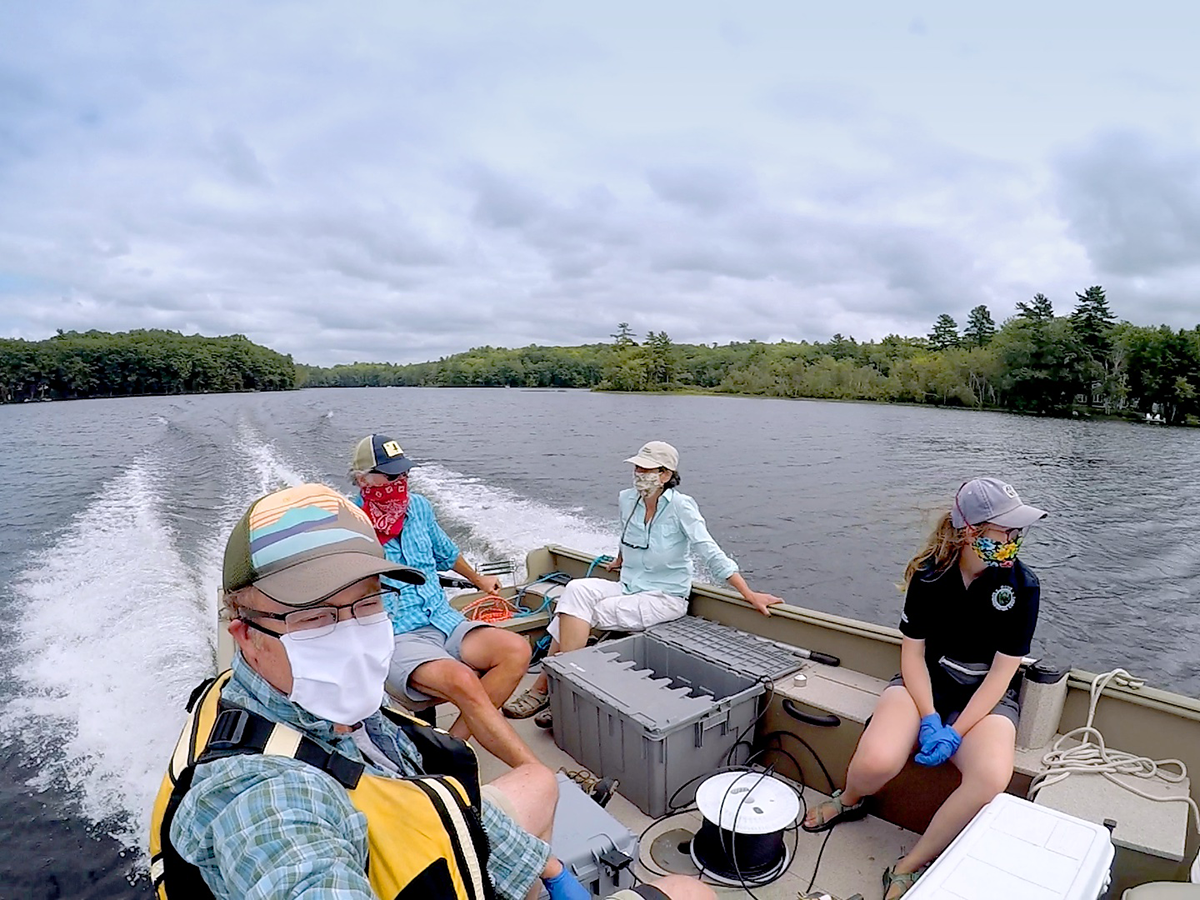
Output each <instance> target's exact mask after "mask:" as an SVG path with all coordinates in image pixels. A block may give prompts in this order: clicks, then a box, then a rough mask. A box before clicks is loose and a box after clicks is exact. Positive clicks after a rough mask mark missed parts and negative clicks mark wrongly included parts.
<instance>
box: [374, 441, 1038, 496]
mask: <svg viewBox="0 0 1200 900" xmlns="http://www.w3.org/2000/svg"><path fill="white" fill-rule="evenodd" d="M382 449H383V452H384V453H386V454H387V455H388V456H389V457H391V456H403V455H404V451H403V450H401V449H400V445H399V444H397V443H396V442H395V441H387V442H386V443H384V445H383V448H382ZM1013 496H1014V497H1015V496H1016V492H1015V491H1014V492H1013Z"/></svg>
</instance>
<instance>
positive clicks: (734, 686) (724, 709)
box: [543, 620, 801, 817]
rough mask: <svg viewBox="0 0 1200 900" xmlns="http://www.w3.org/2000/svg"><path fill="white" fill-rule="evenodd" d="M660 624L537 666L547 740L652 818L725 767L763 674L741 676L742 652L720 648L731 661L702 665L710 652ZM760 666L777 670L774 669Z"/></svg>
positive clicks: (747, 722) (753, 709)
mask: <svg viewBox="0 0 1200 900" xmlns="http://www.w3.org/2000/svg"><path fill="white" fill-rule="evenodd" d="M695 621H696V622H704V620H695ZM671 624H674V623H671ZM713 624H714V623H707V625H713ZM660 627H661V626H659V627H656V628H654V629H651V630H650V631H648V632H645V633H642V634H635V635H632V636H631V637H626V638H621V639H620V640H616V641H610V642H606V643H603V644H599V645H597V646H595V647H586V648H584V649H582V650H575V651H572V652H571V653H564V654H560V655H558V656H551V657H548V658H547V659H546V660H545V662H544V663H543V667H544V669H545V672H546V674H547V676H548V677H549V680H550V709H551V712H552V713H553V715H554V740H555V742H556V743H557V744H558V745H559V746H560V747H561V748H562V749H563V750H565V751H566V752H567V753H569V754H570V755H571V756H573V757H574V758H575V759H577V760H578V761H579V762H580V763H582V764H583V765H585V766H587V767H588V768H589V769H591V770H592V771H593V772H595V773H596V774H597V775H601V776H604V777H607V778H616V779H619V780H620V782H621V784H620V786H619V787H618V789H617V790H618V791H619V792H620V793H621V794H622V796H624V797H626V798H627V799H629V800H630V802H632V803H633V804H635V805H636V806H637V807H638V808H639V809H641V810H642V812H644V813H646V814H647V815H650V816H655V817H657V816H661V815H663V814H664V813H665V812H667V811H668V809H667V804H668V801H671V800H672V798H673V802H674V805H675V806H676V807H678V806H682V805H684V804H686V803H688V802H690V801H691V799H692V798H693V797H694V796H695V793H696V788H697V787H698V786H699V781H700V779H699V777H698V776H701V775H704V774H706V773H708V772H712V771H714V770H715V769H717V768H718V767H719V766H721V765H723V764H724V763H725V761H726V757H727V755H728V754H729V751H730V749H731V748H732V747H733V745H734V743H736V742H737V740H738V739H739V737H751V735H750V734H749V732H750V729H751V727H752V725H753V723H754V720H755V717H756V716H757V714H758V703H757V700H758V697H759V696H761V695H762V694H763V692H764V691H765V689H766V688H765V680H766V678H765V677H764V676H763V675H761V674H748V673H747V672H744V671H740V669H741V667H742V665H743V662H747V663H749V666H748V668H749V669H750V671H751V672H754V671H756V668H755V662H754V660H753V659H750V658H749V657H747V656H746V655H744V654H743V653H742V649H741V648H737V649H735V648H733V647H727V650H729V653H728V656H727V657H726V658H727V659H729V660H736V662H716V661H710V660H709V659H705V658H703V656H708V655H709V653H708V652H707V651H708V648H694V647H691V646H689V640H688V638H689V635H688V634H687V633H683V634H682V635H681V633H680V632H681V629H680V628H679V627H678V626H676V628H675V629H674V633H672V634H664V635H661V636H660V635H659V633H658V631H659V628H660ZM716 627H717V628H721V629H725V630H727V631H728V632H732V633H733V635H743V636H744V637H745V638H752V639H753V641H755V642H758V641H761V639H759V638H754V637H753V636H752V635H745V634H744V633H743V632H737V631H736V630H735V629H732V628H729V629H726V628H725V626H716ZM706 631H707V629H706ZM725 637H728V638H730V640H732V641H734V642H735V643H736V642H737V641H736V639H735V638H734V637H733V636H730V635H725ZM762 644H763V645H765V646H769V648H770V649H771V650H772V651H774V650H776V649H777V645H774V644H770V642H765V641H763V642H762ZM749 649H753V647H750V648H749ZM697 651H700V652H702V653H703V656H701V655H698V653H697ZM759 662H760V663H762V664H763V665H765V666H766V671H771V672H776V671H778V664H768V663H766V662H765V661H761V660H760V661H759ZM800 662H801V661H800V660H799V659H797V660H796V664H795V666H799V665H800ZM735 666H736V667H737V669H738V671H735V670H734V667H735ZM795 666H793V668H794V667H795ZM692 779H695V781H693V780H692ZM689 782H691V783H690V784H689ZM676 792H678V796H675V795H676Z"/></svg>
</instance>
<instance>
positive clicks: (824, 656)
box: [792, 647, 842, 666]
mask: <svg viewBox="0 0 1200 900" xmlns="http://www.w3.org/2000/svg"><path fill="white" fill-rule="evenodd" d="M792 652H793V653H795V654H796V655H797V656H799V657H800V658H801V659H811V660H812V661H813V662H819V663H824V664H825V665H827V666H840V665H841V664H842V661H841V660H840V659H838V658H837V657H836V656H830V655H829V654H828V653H822V652H821V651H820V650H805V649H804V648H803V647H793V648H792Z"/></svg>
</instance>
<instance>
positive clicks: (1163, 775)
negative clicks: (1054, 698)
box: [1028, 669, 1200, 831]
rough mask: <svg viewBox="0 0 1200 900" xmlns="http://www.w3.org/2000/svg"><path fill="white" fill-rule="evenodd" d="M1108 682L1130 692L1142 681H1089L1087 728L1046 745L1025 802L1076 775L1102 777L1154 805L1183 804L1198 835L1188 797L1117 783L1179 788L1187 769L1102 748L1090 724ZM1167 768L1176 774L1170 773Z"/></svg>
mask: <svg viewBox="0 0 1200 900" xmlns="http://www.w3.org/2000/svg"><path fill="white" fill-rule="evenodd" d="M1112 682H1115V683H1116V684H1118V685H1120V686H1121V687H1127V688H1130V689H1132V690H1137V689H1138V688H1141V687H1143V686H1145V682H1144V681H1142V680H1141V679H1138V678H1134V677H1133V676H1132V675H1130V674H1129V673H1128V672H1126V671H1125V670H1124V669H1113V670H1112V671H1111V672H1105V673H1104V674H1103V675H1097V676H1096V677H1095V678H1093V679H1092V693H1091V702H1090V703H1089V705H1088V717H1087V724H1086V725H1083V726H1081V727H1080V728H1075V729H1073V730H1071V731H1068V732H1067V733H1066V734H1064V735H1062V736H1061V737H1060V738H1058V740H1056V741H1055V742H1054V743H1053V744H1051V745H1050V749H1049V750H1048V751H1047V752H1046V755H1045V756H1043V757H1042V771H1041V772H1039V773H1038V774H1037V775H1036V776H1035V777H1034V779H1033V781H1032V782H1031V783H1030V785H1029V794H1028V797H1029V799H1030V800H1032V799H1033V798H1034V797H1035V796H1036V794H1037V792H1038V791H1039V790H1041V789H1042V788H1044V787H1047V786H1049V785H1051V784H1057V783H1058V782H1060V781H1064V780H1066V779H1067V778H1069V777H1071V776H1072V775H1074V774H1075V773H1077V772H1078V773H1086V774H1089V775H1103V776H1104V777H1105V778H1107V779H1108V780H1109V781H1111V782H1112V783H1113V784H1115V785H1117V786H1118V787H1121V788H1124V789H1125V790H1127V791H1129V792H1130V793H1131V794H1136V795H1137V796H1139V797H1142V798H1144V799H1146V800H1154V801H1156V802H1158V803H1187V805H1188V807H1189V808H1190V809H1191V811H1192V815H1193V816H1194V817H1195V822H1196V828H1197V830H1198V831H1200V809H1198V808H1197V807H1196V801H1195V800H1193V799H1192V798H1191V797H1190V796H1188V795H1186V794H1185V795H1184V796H1182V797H1162V796H1158V795H1155V794H1151V793H1147V792H1146V791H1143V790H1140V789H1139V788H1136V787H1134V786H1133V785H1132V784H1129V783H1128V782H1127V781H1122V780H1118V778H1117V776H1118V775H1129V776H1133V777H1135V778H1157V779H1159V780H1160V781H1164V782H1166V783H1167V784H1179V783H1180V782H1182V781H1184V780H1185V779H1186V778H1187V766H1185V765H1184V764H1183V760H1179V759H1150V758H1149V757H1147V756H1135V755H1134V754H1132V753H1125V752H1124V751H1121V750H1111V749H1109V748H1108V747H1107V746H1105V744H1104V735H1102V734H1101V733H1100V732H1099V731H1098V730H1097V729H1096V728H1095V727H1094V726H1093V724H1092V723H1093V721H1094V720H1095V718H1096V704H1097V703H1099V702H1100V695H1101V694H1103V693H1104V689H1105V688H1106V687H1108V685H1109V684H1110V683H1112ZM1072 739H1077V740H1079V741H1080V744H1079V745H1078V746H1076V747H1066V746H1064V745H1065V744H1066V742H1067V741H1070V740H1072ZM1164 766H1165V767H1168V768H1164ZM1171 768H1175V769H1178V770H1179V771H1178V772H1173V771H1171Z"/></svg>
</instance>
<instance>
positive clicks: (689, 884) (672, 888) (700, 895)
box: [650, 875, 717, 900]
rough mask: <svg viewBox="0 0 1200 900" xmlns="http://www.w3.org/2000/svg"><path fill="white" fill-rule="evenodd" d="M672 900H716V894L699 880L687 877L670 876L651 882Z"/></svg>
mask: <svg viewBox="0 0 1200 900" xmlns="http://www.w3.org/2000/svg"><path fill="white" fill-rule="evenodd" d="M650 883H651V884H652V885H654V886H655V887H656V888H658V889H659V890H660V891H662V892H663V893H664V894H666V895H667V896H668V897H670V898H671V900H716V896H717V895H716V894H715V893H713V889H712V888H710V887H709V886H708V885H706V884H703V883H702V882H701V881H700V880H699V879H698V878H689V877H687V876H686V875H668V876H667V877H666V878H658V879H655V880H654V881H652V882H650Z"/></svg>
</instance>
